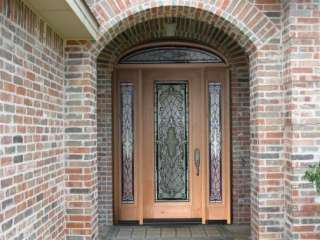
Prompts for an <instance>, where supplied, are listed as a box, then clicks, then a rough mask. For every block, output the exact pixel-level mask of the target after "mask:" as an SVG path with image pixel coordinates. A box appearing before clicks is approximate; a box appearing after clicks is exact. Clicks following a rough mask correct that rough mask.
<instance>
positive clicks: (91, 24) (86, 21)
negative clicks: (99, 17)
mask: <svg viewBox="0 0 320 240" xmlns="http://www.w3.org/2000/svg"><path fill="white" fill-rule="evenodd" d="M65 1H66V2H67V3H68V5H69V7H70V8H71V9H72V11H73V12H74V13H75V15H77V17H78V18H79V20H80V21H81V23H82V24H83V25H84V26H85V27H86V29H87V30H88V32H89V33H90V34H91V36H92V37H93V39H94V40H96V39H97V37H98V33H99V26H98V23H97V21H96V20H95V19H94V16H92V13H91V12H89V10H88V8H87V6H86V5H85V3H83V0H65Z"/></svg>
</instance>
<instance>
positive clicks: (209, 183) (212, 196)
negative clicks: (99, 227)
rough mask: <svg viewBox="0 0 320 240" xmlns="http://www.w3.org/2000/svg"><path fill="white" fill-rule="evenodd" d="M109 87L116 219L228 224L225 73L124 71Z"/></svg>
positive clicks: (161, 69) (204, 70)
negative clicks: (111, 99)
mask: <svg viewBox="0 0 320 240" xmlns="http://www.w3.org/2000/svg"><path fill="white" fill-rule="evenodd" d="M114 83H115V84H114V100H115V101H114V104H115V106H116V107H115V109H114V129H115V131H114V159H115V161H114V163H115V177H114V181H115V185H114V189H115V194H114V195H115V199H114V203H115V219H116V221H139V222H140V223H141V224H142V223H143V221H145V220H146V219H171V220H175V219H199V220H201V221H202V222H203V223H206V221H207V220H227V222H230V186H229V185H230V181H229V172H230V169H229V168H230V164H229V161H230V157H229V155H230V153H229V141H230V137H229V126H228V125H229V119H228V118H229V100H228V99H229V96H228V91H229V90H228V88H229V87H228V79H227V70H226V68H221V67H216V68H205V67H203V68H201V67H194V68H192V67H189V68H185V67H183V68H178V67H177V68H172V67H171V68H164V67H161V66H158V67H154V68H144V67H143V65H142V66H141V67H137V68H132V66H131V67H130V68H128V69H125V68H121V69H118V70H117V71H116V74H115V81H114Z"/></svg>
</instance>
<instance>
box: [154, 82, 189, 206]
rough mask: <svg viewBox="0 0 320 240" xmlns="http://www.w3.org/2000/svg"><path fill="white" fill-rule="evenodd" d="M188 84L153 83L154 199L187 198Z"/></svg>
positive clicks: (183, 199)
mask: <svg viewBox="0 0 320 240" xmlns="http://www.w3.org/2000/svg"><path fill="white" fill-rule="evenodd" d="M187 101H188V85H187V82H186V81H177V82H174V83H168V82H159V81H157V82H156V83H155V138H156V139H155V149H156V151H155V155H156V156H155V157H156V166H155V175H156V183H155V184H156V189H157V190H156V200H175V201H177V200H182V201H185V200H187V199H188V103H187Z"/></svg>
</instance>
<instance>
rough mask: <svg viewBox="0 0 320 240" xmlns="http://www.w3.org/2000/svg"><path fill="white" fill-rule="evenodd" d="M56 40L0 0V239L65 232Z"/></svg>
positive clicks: (22, 10) (15, 5)
mask: <svg viewBox="0 0 320 240" xmlns="http://www.w3.org/2000/svg"><path fill="white" fill-rule="evenodd" d="M63 80H64V66H63V40H62V39H61V38H60V37H59V36H58V35H57V34H56V33H54V32H53V30H52V29H51V28H50V27H49V26H48V25H47V24H46V23H45V22H44V21H43V20H42V19H40V18H39V17H38V16H37V15H35V14H34V13H33V12H32V11H31V10H30V9H28V8H27V7H26V6H25V5H24V4H23V3H22V2H21V1H3V0H2V1H0V239H64V198H63V191H64V181H63V180H64V144H63V141H64V131H63V130H64V126H63V95H64V94H63Z"/></svg>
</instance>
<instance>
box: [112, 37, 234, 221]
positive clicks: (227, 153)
mask: <svg viewBox="0 0 320 240" xmlns="http://www.w3.org/2000/svg"><path fill="white" fill-rule="evenodd" d="M168 44H172V45H174V46H176V45H183V46H186V45H188V46H192V47H201V48H204V49H208V50H210V51H213V52H215V53H216V51H214V50H213V49H211V48H208V47H205V46H203V45H198V44H186V43H181V42H170V43H165V45H168ZM163 45H164V43H152V44H146V45H143V46H139V47H136V48H134V49H131V50H130V51H127V52H125V53H124V54H122V55H121V56H120V58H121V57H122V56H124V55H126V54H127V53H128V52H132V51H136V50H138V49H143V48H145V47H150V46H163ZM218 55H219V56H220V57H221V58H222V59H224V60H225V58H223V57H222V56H221V54H218ZM120 58H119V59H120ZM117 62H118V61H117ZM173 68H174V69H184V68H197V69H201V78H202V81H204V82H205V83H206V85H207V83H208V81H205V79H204V78H205V71H206V69H207V68H210V69H213V68H217V69H220V68H222V69H225V73H226V74H225V79H224V80H225V83H226V85H225V87H226V88H227V90H226V91H227V93H228V97H227V99H226V101H224V102H223V103H222V104H221V107H222V108H225V109H226V111H227V114H226V119H224V123H223V126H227V127H226V129H225V134H226V135H227V136H226V138H224V139H226V140H227V144H226V149H224V150H223V151H224V153H225V157H227V160H226V164H227V167H226V168H227V173H226V175H227V176H228V177H227V181H226V185H228V186H229V187H228V188H227V190H226V195H227V196H226V200H227V203H226V205H227V215H228V216H227V219H226V220H227V223H228V224H230V223H231V209H232V206H231V203H232V201H231V200H232V199H231V197H232V195H231V192H232V184H231V182H232V176H231V167H232V164H231V162H232V161H231V156H232V154H231V124H230V123H231V121H230V118H231V114H230V113H231V110H230V108H231V100H230V99H231V96H230V70H229V64H228V63H227V61H226V60H225V63H182V64H181V63H177V64H161V63H160V64H118V63H117V64H116V65H115V66H114V69H115V70H116V71H114V72H113V76H112V82H113V84H112V99H113V100H112V106H113V111H112V113H113V114H112V123H113V127H112V132H113V134H112V135H113V139H112V140H113V141H112V142H113V144H112V145H113V148H112V156H113V159H117V158H119V156H118V155H119V152H118V149H119V133H118V132H117V131H116V129H119V126H118V120H117V118H115V116H118V114H119V113H118V112H117V111H118V109H119V108H118V107H115V106H118V103H117V100H118V97H119V91H118V90H119V89H118V84H116V81H117V74H116V72H117V70H126V69H127V70H129V69H138V75H139V76H138V90H140V91H139V92H140V94H139V95H138V96H137V99H139V101H141V100H142V98H143V96H142V92H143V91H141V90H142V88H143V86H142V81H143V80H142V70H143V69H173ZM207 91H208V89H207V86H206V87H205V96H204V97H206V98H207V97H208V96H207V94H208V93H207ZM135 114H136V116H139V117H141V116H142V115H143V112H142V110H138V111H137V112H136V113H135ZM206 117H207V116H206ZM141 119H142V117H141ZM138 124H139V125H140V126H139V127H138V128H139V129H140V130H139V132H135V133H137V136H135V137H134V138H137V139H138V141H139V140H141V138H142V134H143V133H142V132H141V131H142V130H141V129H142V123H141V121H140V123H138ZM206 132H207V131H206ZM206 135H207V134H206ZM206 139H207V140H208V135H207V136H206ZM224 141H225V140H223V143H225V142H224ZM141 145H142V144H140V146H139V148H142V146H141ZM206 148H207V146H206ZM139 152H140V154H141V153H142V151H139ZM141 157H142V156H139V155H138V156H137V155H136V154H135V158H137V159H141ZM135 166H138V168H139V169H142V161H138V164H136V165H135ZM201 166H202V172H203V173H204V174H202V181H203V184H202V188H204V189H202V193H203V196H202V223H203V224H205V223H207V215H208V214H207V212H208V205H209V201H208V199H207V196H208V187H209V186H208V184H209V183H208V181H207V179H208V177H209V176H208V171H209V168H208V160H206V164H201ZM134 171H135V176H137V178H138V179H137V181H138V185H139V187H138V188H137V192H136V195H137V207H138V218H139V219H138V222H139V224H143V220H144V218H143V174H142V171H140V172H139V171H138V170H134ZM119 174H120V166H119V163H118V161H115V160H113V206H114V208H113V213H114V223H118V220H119V203H120V201H119V189H120V188H119V187H120V185H119V177H120V175H119Z"/></svg>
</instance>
